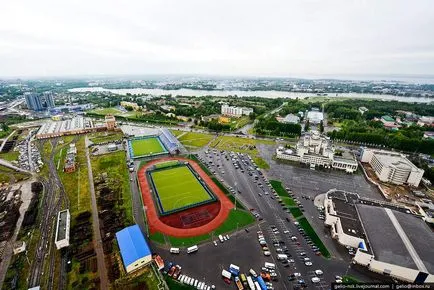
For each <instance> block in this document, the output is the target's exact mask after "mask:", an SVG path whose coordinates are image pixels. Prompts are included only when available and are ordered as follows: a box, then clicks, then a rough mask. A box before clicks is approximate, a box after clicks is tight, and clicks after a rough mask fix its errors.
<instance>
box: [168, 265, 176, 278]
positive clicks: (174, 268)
mask: <svg viewBox="0 0 434 290" xmlns="http://www.w3.org/2000/svg"><path fill="white" fill-rule="evenodd" d="M175 270H176V267H175V266H172V268H170V270H169V272H168V273H167V275H169V276H170V277H172V275H173V273H175Z"/></svg>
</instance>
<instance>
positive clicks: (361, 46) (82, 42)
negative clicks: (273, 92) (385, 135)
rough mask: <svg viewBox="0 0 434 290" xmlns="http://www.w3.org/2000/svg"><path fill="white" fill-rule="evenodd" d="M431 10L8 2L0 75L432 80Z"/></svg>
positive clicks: (0, 21) (421, 6) (426, 5)
mask: <svg viewBox="0 0 434 290" xmlns="http://www.w3.org/2000/svg"><path fill="white" fill-rule="evenodd" d="M374 4H375V5H374ZM433 5H434V4H432V2H430V1H419V2H418V3H417V5H412V4H410V3H409V2H407V1H383V2H381V3H376V2H375V3H374V1H366V2H351V3H350V2H349V1H332V2H327V3H323V2H321V1H310V2H301V1H289V2H288V1H273V2H272V3H266V5H265V3H261V2H259V1H258V2H252V1H249V2H237V3H232V2H225V1H218V2H207V3H206V4H205V3H201V2H200V1H188V2H182V3H177V2H174V1H165V2H157V1H155V2H146V3H141V2H134V1H133V2H131V3H129V5H128V6H126V7H119V6H118V4H117V3H115V2H110V1H109V2H107V1H104V2H98V1H92V3H87V2H74V3H62V4H59V3H56V2H51V1H39V2H38V3H31V2H30V3H26V5H24V4H20V3H12V2H11V3H6V4H4V5H3V7H2V11H1V12H0V16H1V17H0V27H2V28H1V29H0V31H1V35H2V37H1V41H0V76H2V77H44V76H45V77H48V76H79V75H82V76H88V75H91V76H100V75H101V76H106V75H147V74H198V75H202V74H205V75H221V76H228V75H235V76H269V77H277V76H284V77H306V76H325V77H327V76H343V77H345V76H351V75H380V76H381V75H402V74H403V75H419V76H421V75H433V74H434V71H433V67H434V42H433V40H432V38H430V37H429V36H430V35H432V27H434V23H433V22H434V20H433V19H434V17H432V16H433V12H432V11H434V9H433V8H434V7H433ZM374 8H375V9H374Z"/></svg>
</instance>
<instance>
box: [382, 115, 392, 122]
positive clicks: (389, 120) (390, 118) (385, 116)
mask: <svg viewBox="0 0 434 290" xmlns="http://www.w3.org/2000/svg"><path fill="white" fill-rule="evenodd" d="M381 119H383V120H384V121H386V122H395V120H394V119H393V118H392V117H390V116H388V115H384V116H382V117H381Z"/></svg>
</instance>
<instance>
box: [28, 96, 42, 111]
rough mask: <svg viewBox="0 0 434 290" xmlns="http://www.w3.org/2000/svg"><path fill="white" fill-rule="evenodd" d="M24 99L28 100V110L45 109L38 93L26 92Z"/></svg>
mask: <svg viewBox="0 0 434 290" xmlns="http://www.w3.org/2000/svg"><path fill="white" fill-rule="evenodd" d="M24 98H25V99H26V104H27V108H28V109H29V110H33V111H42V110H43V107H42V104H41V100H40V99H39V96H38V94H37V93H31V92H26V93H24Z"/></svg>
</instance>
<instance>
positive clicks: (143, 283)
mask: <svg viewBox="0 0 434 290" xmlns="http://www.w3.org/2000/svg"><path fill="white" fill-rule="evenodd" d="M163 279H164V278H163V277H162V276H161V274H160V273H159V272H158V271H157V270H156V269H155V268H154V266H153V265H149V266H146V267H144V268H142V269H140V270H138V271H137V273H136V274H134V275H127V276H123V277H121V278H120V279H118V280H116V281H115V283H114V285H112V286H113V288H112V289H149V290H151V289H152V290H159V289H161V290H164V289H165V288H164V287H163V285H164V283H162V282H163ZM170 289H172V288H170Z"/></svg>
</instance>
